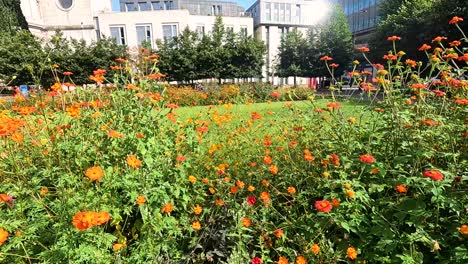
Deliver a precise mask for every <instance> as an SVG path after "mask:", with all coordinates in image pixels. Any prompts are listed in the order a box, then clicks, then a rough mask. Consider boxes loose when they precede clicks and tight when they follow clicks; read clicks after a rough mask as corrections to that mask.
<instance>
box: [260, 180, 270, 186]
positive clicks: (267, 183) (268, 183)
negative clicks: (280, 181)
mask: <svg viewBox="0 0 468 264" xmlns="http://www.w3.org/2000/svg"><path fill="white" fill-rule="evenodd" d="M262 185H263V186H265V187H268V186H270V182H269V181H268V180H266V179H263V180H262Z"/></svg>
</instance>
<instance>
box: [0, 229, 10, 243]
mask: <svg viewBox="0 0 468 264" xmlns="http://www.w3.org/2000/svg"><path fill="white" fill-rule="evenodd" d="M8 235H9V233H8V231H6V230H5V229H3V228H0V246H1V245H3V243H5V241H7V239H8Z"/></svg>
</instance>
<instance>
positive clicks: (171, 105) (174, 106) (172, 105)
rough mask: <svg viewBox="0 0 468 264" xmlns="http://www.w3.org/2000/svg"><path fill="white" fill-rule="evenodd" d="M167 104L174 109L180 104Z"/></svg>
mask: <svg viewBox="0 0 468 264" xmlns="http://www.w3.org/2000/svg"><path fill="white" fill-rule="evenodd" d="M166 106H167V107H168V108H172V109H177V108H179V106H178V105H176V104H172V103H167V104H166Z"/></svg>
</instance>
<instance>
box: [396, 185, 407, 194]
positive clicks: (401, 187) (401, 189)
mask: <svg viewBox="0 0 468 264" xmlns="http://www.w3.org/2000/svg"><path fill="white" fill-rule="evenodd" d="M395 189H396V191H397V192H399V193H406V192H407V191H408V189H407V188H406V186H404V185H403V184H398V185H397V186H396V187H395Z"/></svg>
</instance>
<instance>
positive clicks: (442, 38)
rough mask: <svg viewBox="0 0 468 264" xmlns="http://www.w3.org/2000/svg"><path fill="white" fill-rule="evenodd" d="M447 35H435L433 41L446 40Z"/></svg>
mask: <svg viewBox="0 0 468 264" xmlns="http://www.w3.org/2000/svg"><path fill="white" fill-rule="evenodd" d="M446 39H447V37H441V36H437V37H435V38H434V39H432V43H434V42H441V41H442V40H446Z"/></svg>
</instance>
